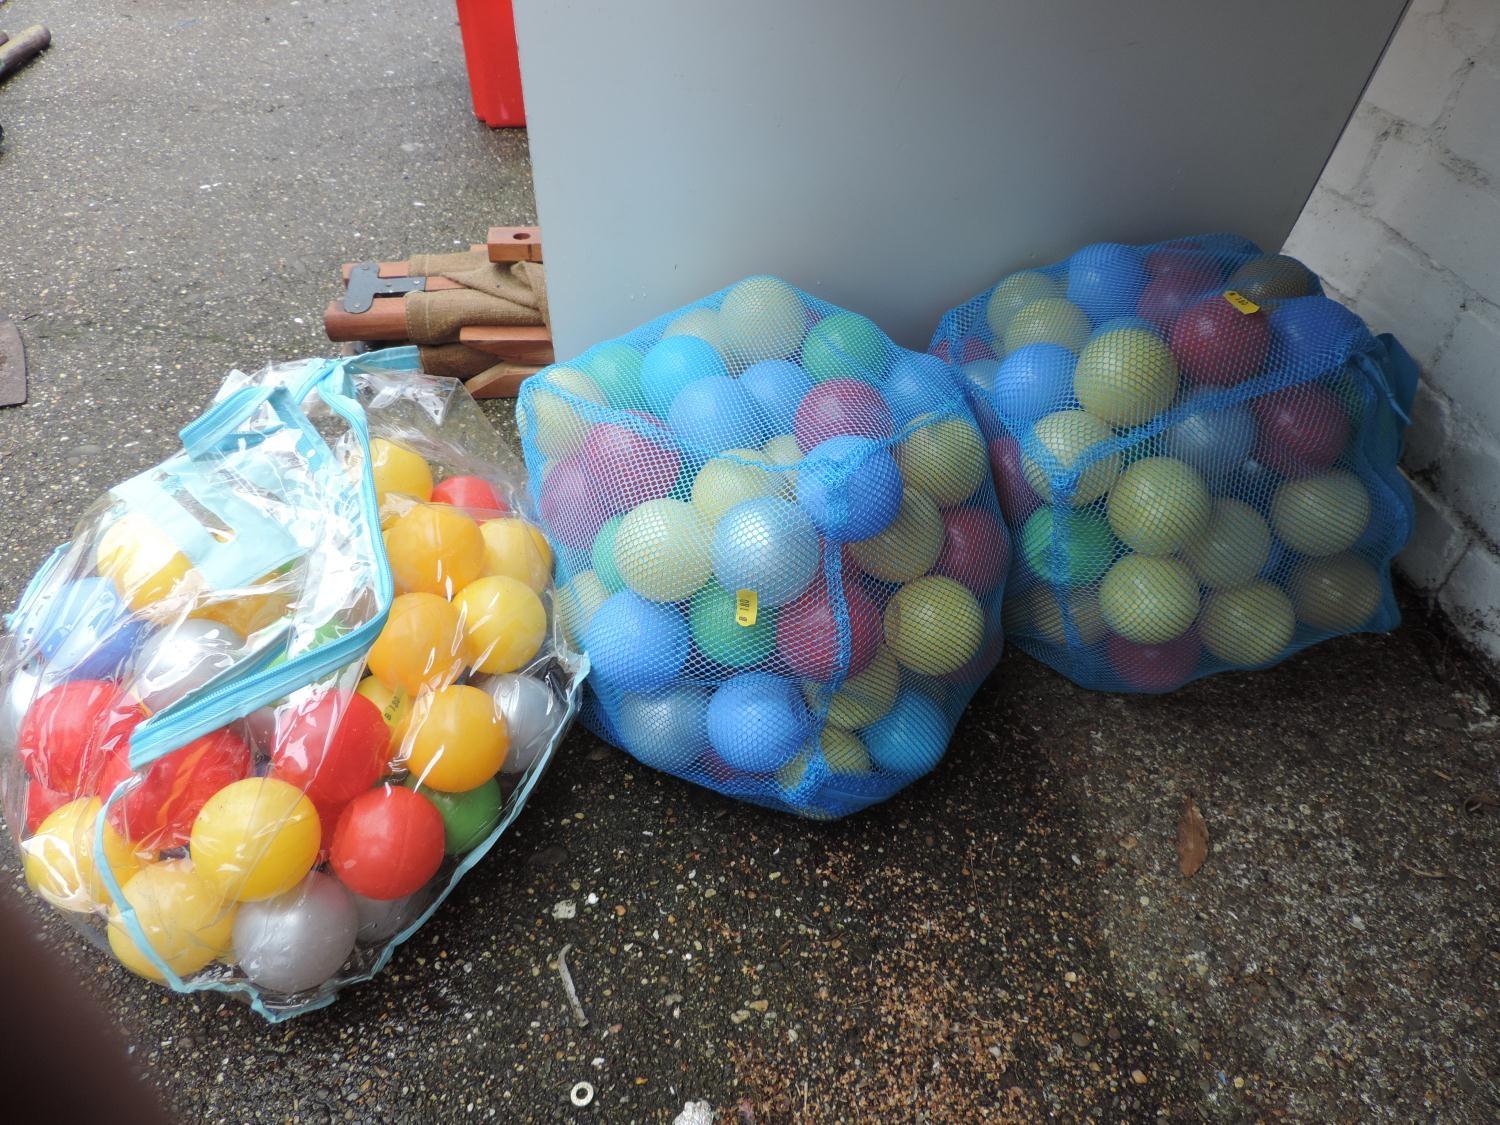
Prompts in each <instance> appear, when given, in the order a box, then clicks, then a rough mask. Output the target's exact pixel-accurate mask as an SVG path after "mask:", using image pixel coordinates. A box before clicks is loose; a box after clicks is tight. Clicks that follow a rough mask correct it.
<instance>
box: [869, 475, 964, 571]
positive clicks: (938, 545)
mask: <svg viewBox="0 0 1500 1125" xmlns="http://www.w3.org/2000/svg"><path fill="white" fill-rule="evenodd" d="M942 551H943V517H942V516H941V515H940V514H939V513H938V510H937V505H936V504H934V503H933V502H932V501H931V500H930V499H929V498H928V497H927V495H926V494H925V493H922V492H918V491H917V490H916V489H914V488H908V489H906V490H905V491H904V492H903V493H902V494H901V507H900V508H899V509H898V510H897V512H896V518H895V519H894V520H892V521H891V522H890V524H889V525H888V526H887V527H886V528H885V530H884V531H882V532H880V534H879V535H875V536H872V537H871V538H869V539H861V540H860V541H859V542H858V543H851V544H849V554H851V555H852V556H853V557H854V561H855V562H857V563H858V564H859V567H860V569H861V570H863V571H864V572H865V573H866V574H868V575H870V576H872V577H874V578H879V579H880V580H882V581H884V582H909V581H911V580H912V579H913V578H920V577H921V576H922V575H924V574H926V573H927V572H928V571H929V570H931V569H932V564H933V563H935V562H937V559H938V555H940V554H942Z"/></svg>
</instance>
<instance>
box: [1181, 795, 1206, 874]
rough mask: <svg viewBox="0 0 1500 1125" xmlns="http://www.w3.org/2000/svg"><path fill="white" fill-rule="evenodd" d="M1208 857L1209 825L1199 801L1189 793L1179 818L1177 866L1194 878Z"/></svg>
mask: <svg viewBox="0 0 1500 1125" xmlns="http://www.w3.org/2000/svg"><path fill="white" fill-rule="evenodd" d="M1207 858H1208V825H1207V824H1206V823H1205V822H1204V820H1203V813H1201V812H1200V811H1199V810H1198V802H1197V801H1195V800H1193V795H1192V794H1191V793H1189V794H1188V796H1187V799H1186V800H1184V801H1183V802H1182V814H1181V815H1180V816H1178V818H1177V866H1178V867H1179V868H1181V869H1182V873H1183V874H1184V875H1186V876H1188V877H1189V878H1192V876H1194V875H1196V874H1197V873H1198V868H1200V867H1202V866H1203V861H1204V860H1205V859H1207Z"/></svg>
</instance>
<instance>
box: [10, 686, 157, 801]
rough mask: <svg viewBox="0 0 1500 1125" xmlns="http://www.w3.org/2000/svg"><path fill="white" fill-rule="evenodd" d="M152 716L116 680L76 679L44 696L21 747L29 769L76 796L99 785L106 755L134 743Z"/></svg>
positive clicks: (28, 720) (27, 722)
mask: <svg viewBox="0 0 1500 1125" xmlns="http://www.w3.org/2000/svg"><path fill="white" fill-rule="evenodd" d="M145 717H146V713H145V712H144V711H142V710H141V708H140V706H139V705H138V704H137V703H135V702H134V701H133V700H131V699H130V698H129V697H128V696H126V694H125V693H124V692H123V691H121V690H120V685H119V684H117V683H114V682H113V681H111V680H72V681H70V682H69V683H65V684H59V685H58V686H57V687H55V688H52V689H51V690H49V691H47V692H45V693H43V694H42V696H41V697H40V698H38V699H37V700H36V702H34V703H33V704H32V705H31V707H30V709H29V710H28V711H27V712H26V717H25V718H24V719H22V720H21V729H20V732H19V733H18V735H17V737H16V749H17V750H18V751H19V753H20V755H21V761H22V763H23V764H24V765H25V766H26V772H27V773H28V774H29V775H30V776H31V777H32V778H33V779H34V780H36V781H38V782H40V783H41V784H43V785H45V786H46V787H47V788H48V789H56V790H58V791H60V792H63V793H72V794H74V795H75V796H76V795H78V794H81V793H84V792H87V791H89V790H91V789H92V788H93V782H94V778H95V777H96V776H98V771H99V769H100V767H101V766H103V764H104V756H105V755H106V754H107V753H109V751H110V750H112V749H114V748H115V747H117V746H118V747H122V748H123V747H125V746H127V745H128V744H129V742H130V732H131V731H133V730H135V728H136V725H137V724H138V723H140V721H141V720H142V719H144V718H145Z"/></svg>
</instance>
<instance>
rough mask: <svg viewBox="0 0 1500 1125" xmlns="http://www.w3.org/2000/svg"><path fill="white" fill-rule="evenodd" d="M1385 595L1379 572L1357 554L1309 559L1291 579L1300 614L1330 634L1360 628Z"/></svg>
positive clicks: (1373, 612)
mask: <svg viewBox="0 0 1500 1125" xmlns="http://www.w3.org/2000/svg"><path fill="white" fill-rule="evenodd" d="M1384 594H1385V588H1384V586H1383V584H1382V583H1381V581H1380V575H1379V574H1378V573H1376V570H1375V568H1374V567H1373V566H1371V565H1370V564H1369V563H1367V562H1365V560H1364V559H1362V558H1359V557H1358V556H1357V555H1335V556H1333V558H1330V559H1313V560H1310V561H1309V562H1308V563H1307V565H1306V566H1304V567H1302V568H1301V569H1299V570H1298V571H1297V573H1296V574H1295V575H1294V576H1293V578H1292V604H1293V605H1294V606H1295V607H1296V611H1297V617H1298V618H1299V619H1300V620H1302V621H1306V622H1307V623H1308V624H1309V625H1311V626H1312V627H1313V628H1314V629H1323V630H1326V631H1327V632H1330V633H1347V632H1349V631H1350V630H1351V629H1358V628H1360V627H1361V626H1362V625H1364V624H1365V623H1366V622H1367V621H1369V620H1370V618H1371V617H1372V616H1374V614H1375V610H1376V609H1378V608H1379V607H1380V599H1381V598H1382V597H1383V596H1384Z"/></svg>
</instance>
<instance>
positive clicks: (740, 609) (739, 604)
mask: <svg viewBox="0 0 1500 1125" xmlns="http://www.w3.org/2000/svg"><path fill="white" fill-rule="evenodd" d="M759 613H760V599H759V598H758V597H756V596H755V591H754V590H740V591H738V592H737V593H736V594H735V595H734V623H735V624H736V625H743V626H745V627H746V628H747V629H748V628H749V627H750V626H751V625H754V624H755V618H756V615H757V614H759Z"/></svg>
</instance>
